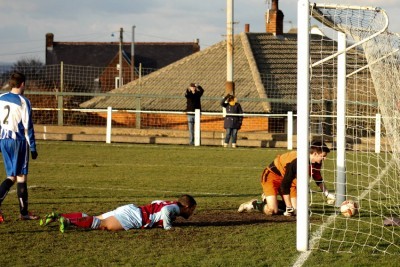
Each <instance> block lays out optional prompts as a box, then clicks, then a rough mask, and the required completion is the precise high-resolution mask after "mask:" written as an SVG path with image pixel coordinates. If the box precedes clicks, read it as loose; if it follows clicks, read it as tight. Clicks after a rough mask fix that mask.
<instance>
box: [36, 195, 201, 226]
mask: <svg viewBox="0 0 400 267" xmlns="http://www.w3.org/2000/svg"><path fill="white" fill-rule="evenodd" d="M196 205H197V203H196V200H195V199H194V198H193V197H192V196H190V195H182V196H181V197H180V198H179V199H178V200H177V201H164V200H155V201H153V202H151V203H150V204H147V205H144V206H136V205H134V204H128V205H124V206H121V207H119V208H117V209H115V210H112V211H109V212H106V213H103V214H101V215H99V216H89V215H87V214H85V213H81V212H74V213H62V214H58V213H55V212H51V213H49V214H47V215H46V216H45V219H42V220H40V225H48V224H49V223H51V222H54V221H59V222H60V231H61V232H62V233H64V231H65V229H66V228H67V227H69V226H76V227H78V228H86V229H93V230H94V229H98V230H109V231H119V230H129V229H140V228H155V227H160V228H164V229H165V230H170V229H171V228H172V222H173V221H175V219H176V217H177V216H181V217H183V218H185V219H188V218H189V217H190V216H191V215H192V214H193V212H194V210H195V208H196Z"/></svg>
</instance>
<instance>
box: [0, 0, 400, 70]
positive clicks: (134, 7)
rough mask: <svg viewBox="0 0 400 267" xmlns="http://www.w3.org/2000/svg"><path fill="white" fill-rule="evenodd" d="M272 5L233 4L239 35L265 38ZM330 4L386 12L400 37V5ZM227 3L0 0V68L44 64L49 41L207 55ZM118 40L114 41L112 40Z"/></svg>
mask: <svg viewBox="0 0 400 267" xmlns="http://www.w3.org/2000/svg"><path fill="white" fill-rule="evenodd" d="M268 2H270V0H235V1H234V21H235V22H236V24H235V33H240V32H242V31H243V30H244V25H245V24H250V31H252V32H265V25H264V14H265V11H266V10H267V9H268V7H269V4H268ZM316 2H317V3H332V4H346V5H361V6H377V7H381V8H382V9H384V10H386V11H387V13H388V15H389V19H390V25H389V30H390V31H392V32H400V15H399V14H400V2H399V0H330V1H326V2H324V1H316ZM226 3H227V1H226V0H201V1H198V0H196V1H195V0H146V1H144V0H118V1H113V0H79V1H78V0H69V1H64V0H62V1H61V0H16V1H10V0H0V10H1V11H2V14H1V16H0V22H1V23H0V36H1V39H0V62H11V63H13V62H16V61H17V60H19V59H23V58H36V59H40V60H42V61H43V62H44V50H45V35H46V33H49V32H51V33H53V34H54V40H55V41H56V42H57V41H73V42H78V41H89V42H111V41H115V42H118V41H119V29H120V28H121V27H122V28H123V29H124V41H128V42H130V41H131V40H132V26H133V25H135V26H136V28H135V37H134V38H135V41H136V42H191V41H193V40H194V39H197V38H198V39H199V40H200V47H201V49H205V48H207V47H209V46H211V45H213V44H215V43H217V42H220V41H221V40H223V39H224V38H225V34H226ZM297 3H298V0H279V9H280V10H282V11H283V13H284V16H285V17H284V31H285V32H286V31H288V30H289V29H290V28H291V27H296V22H297ZM112 35H114V36H112Z"/></svg>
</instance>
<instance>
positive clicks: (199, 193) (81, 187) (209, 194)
mask: <svg viewBox="0 0 400 267" xmlns="http://www.w3.org/2000/svg"><path fill="white" fill-rule="evenodd" d="M28 188H70V189H89V190H110V188H109V187H92V186H86V187H85V186H71V185H62V186H46V185H31V186H28ZM112 190H114V191H133V192H139V191H140V192H143V191H146V190H143V189H134V188H115V187H113V189H112ZM14 192H16V190H15V189H13V190H10V191H9V193H14ZM147 192H153V193H168V194H171V193H174V194H192V195H208V196H236V195H237V194H228V193H213V192H186V191H185V192H179V191H172V190H154V189H151V190H150V189H149V190H147Z"/></svg>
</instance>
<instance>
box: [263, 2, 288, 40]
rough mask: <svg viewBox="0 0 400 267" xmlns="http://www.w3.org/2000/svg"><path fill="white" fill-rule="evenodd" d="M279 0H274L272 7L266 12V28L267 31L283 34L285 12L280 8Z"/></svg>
mask: <svg viewBox="0 0 400 267" xmlns="http://www.w3.org/2000/svg"><path fill="white" fill-rule="evenodd" d="M278 1H279V0H272V7H271V9H270V10H268V12H265V28H266V31H267V33H274V34H275V35H282V34H283V17H284V15H283V12H282V11H281V10H279V8H278Z"/></svg>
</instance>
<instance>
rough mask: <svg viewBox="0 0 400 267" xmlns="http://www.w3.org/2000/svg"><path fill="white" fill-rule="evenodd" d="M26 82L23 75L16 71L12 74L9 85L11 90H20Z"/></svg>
mask: <svg viewBox="0 0 400 267" xmlns="http://www.w3.org/2000/svg"><path fill="white" fill-rule="evenodd" d="M25 80H26V78H25V75H24V74H23V73H21V72H18V71H15V72H13V73H12V74H11V76H10V79H9V81H8V84H9V85H10V87H11V88H19V87H20V86H21V84H22V83H24V82H25Z"/></svg>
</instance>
